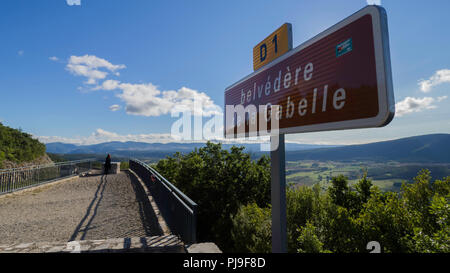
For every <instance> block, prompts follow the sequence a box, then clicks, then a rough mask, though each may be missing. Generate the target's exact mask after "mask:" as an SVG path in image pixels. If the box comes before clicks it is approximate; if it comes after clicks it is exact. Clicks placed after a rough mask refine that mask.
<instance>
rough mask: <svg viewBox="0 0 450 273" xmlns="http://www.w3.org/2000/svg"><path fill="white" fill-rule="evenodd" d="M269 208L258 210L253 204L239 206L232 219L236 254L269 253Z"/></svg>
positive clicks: (270, 245) (270, 235)
mask: <svg viewBox="0 0 450 273" xmlns="http://www.w3.org/2000/svg"><path fill="white" fill-rule="evenodd" d="M271 221H272V219H271V214H270V208H260V207H258V205H256V204H255V203H250V204H247V205H245V206H241V207H240V208H239V210H238V212H237V214H236V215H235V216H234V217H233V229H232V233H231V234H232V239H233V242H234V250H235V251H238V252H256V253H269V252H271V247H272V243H271V240H272V239H271V238H272V231H271Z"/></svg>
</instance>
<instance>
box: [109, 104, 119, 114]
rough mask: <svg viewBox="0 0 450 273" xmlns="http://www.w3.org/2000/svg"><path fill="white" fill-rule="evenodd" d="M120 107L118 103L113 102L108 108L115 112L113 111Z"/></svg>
mask: <svg viewBox="0 0 450 273" xmlns="http://www.w3.org/2000/svg"><path fill="white" fill-rule="evenodd" d="M119 109H120V105H118V104H113V105H111V106H110V107H109V110H111V111H113V112H115V111H117V110H119Z"/></svg>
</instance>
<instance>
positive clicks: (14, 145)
mask: <svg viewBox="0 0 450 273" xmlns="http://www.w3.org/2000/svg"><path fill="white" fill-rule="evenodd" d="M44 155H45V145H44V144H42V143H41V142H39V141H38V140H37V139H34V138H32V137H31V135H30V134H27V133H25V132H22V130H20V129H19V130H17V129H13V128H10V127H8V126H4V125H3V124H2V123H0V168H3V165H5V162H13V163H22V162H29V161H32V160H35V159H36V158H38V157H40V156H44Z"/></svg>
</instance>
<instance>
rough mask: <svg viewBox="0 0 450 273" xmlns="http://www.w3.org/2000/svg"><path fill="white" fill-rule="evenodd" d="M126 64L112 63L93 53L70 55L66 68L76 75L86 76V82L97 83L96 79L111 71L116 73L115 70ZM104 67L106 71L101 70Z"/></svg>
mask: <svg viewBox="0 0 450 273" xmlns="http://www.w3.org/2000/svg"><path fill="white" fill-rule="evenodd" d="M125 67H126V66H125V65H123V64H120V65H114V64H112V63H110V62H108V61H107V60H105V59H102V58H99V57H97V56H94V55H84V56H70V58H69V63H68V64H67V66H66V69H67V70H69V71H70V72H71V73H72V74H74V75H77V76H84V77H86V78H87V81H86V82H85V83H86V84H91V85H93V84H97V81H98V80H103V79H105V78H106V76H107V75H108V74H109V72H112V73H113V74H114V75H118V74H117V73H118V72H117V71H116V70H119V69H123V68H125ZM100 69H104V70H107V71H104V70H103V71H102V70H100Z"/></svg>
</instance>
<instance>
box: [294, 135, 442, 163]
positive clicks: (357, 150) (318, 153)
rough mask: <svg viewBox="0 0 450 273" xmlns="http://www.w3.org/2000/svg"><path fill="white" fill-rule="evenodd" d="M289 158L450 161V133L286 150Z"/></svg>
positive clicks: (295, 159)
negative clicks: (341, 145) (312, 148)
mask: <svg viewBox="0 0 450 273" xmlns="http://www.w3.org/2000/svg"><path fill="white" fill-rule="evenodd" d="M286 160H292V161H297V160H335V161H347V160H372V161H389V160H393V161H399V162H436V163H450V134H432V135H422V136H414V137H407V138H400V139H396V140H390V141H382V142H374V143H369V144H362V145H348V146H343V147H334V148H322V149H314V150H306V151H291V152H286Z"/></svg>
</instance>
